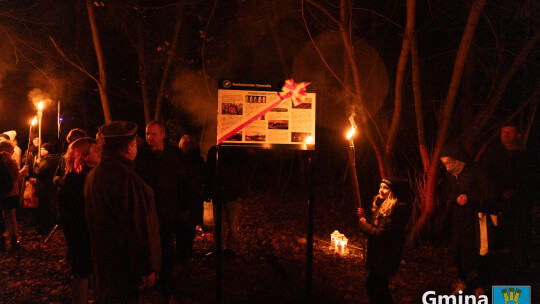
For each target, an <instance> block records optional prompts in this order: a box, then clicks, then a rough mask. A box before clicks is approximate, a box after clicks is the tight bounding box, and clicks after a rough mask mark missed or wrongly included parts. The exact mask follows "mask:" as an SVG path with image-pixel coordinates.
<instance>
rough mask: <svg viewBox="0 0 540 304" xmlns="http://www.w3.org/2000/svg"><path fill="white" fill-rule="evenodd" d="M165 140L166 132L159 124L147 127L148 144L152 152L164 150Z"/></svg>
mask: <svg viewBox="0 0 540 304" xmlns="http://www.w3.org/2000/svg"><path fill="white" fill-rule="evenodd" d="M163 139H165V130H163V128H161V127H160V126H159V125H157V124H149V125H147V126H146V142H147V143H148V145H149V146H150V148H152V150H161V149H163V145H164V142H163Z"/></svg>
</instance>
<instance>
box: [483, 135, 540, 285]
mask: <svg viewBox="0 0 540 304" xmlns="http://www.w3.org/2000/svg"><path fill="white" fill-rule="evenodd" d="M500 139H501V140H500V142H497V143H496V144H495V145H493V146H490V147H488V148H487V149H486V151H485V153H484V154H483V155H482V158H481V159H480V164H481V165H482V167H483V168H484V170H485V171H486V173H487V174H488V176H489V177H490V179H491V180H492V182H493V184H494V186H495V205H496V207H497V211H499V212H500V214H501V215H502V217H501V235H500V241H501V243H502V244H501V245H502V246H504V247H507V248H508V250H509V253H510V261H511V263H513V265H511V266H510V265H509V267H507V268H508V269H509V270H510V273H509V275H511V276H512V281H517V280H523V283H526V282H527V278H525V277H524V272H527V270H528V269H529V267H528V255H529V254H530V247H531V246H530V244H531V230H532V215H533V210H534V209H536V210H537V209H538V205H537V204H538V176H539V167H538V159H537V157H536V156H535V155H534V153H531V151H528V150H527V149H525V148H524V147H523V146H522V143H521V132H520V131H519V129H518V127H517V126H516V125H513V124H507V125H504V126H503V127H502V129H501V134H500Z"/></svg>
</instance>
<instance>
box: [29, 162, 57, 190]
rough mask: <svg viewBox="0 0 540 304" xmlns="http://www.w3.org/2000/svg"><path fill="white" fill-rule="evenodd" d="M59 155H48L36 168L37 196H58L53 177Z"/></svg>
mask: <svg viewBox="0 0 540 304" xmlns="http://www.w3.org/2000/svg"><path fill="white" fill-rule="evenodd" d="M59 159H60V157H59V156H58V154H47V155H45V156H43V157H42V158H41V161H40V162H39V164H36V165H35V166H34V176H35V177H36V196H37V197H39V198H43V197H49V198H51V197H54V196H56V191H55V187H54V184H53V176H54V172H55V171H56V167H57V166H58V160H59Z"/></svg>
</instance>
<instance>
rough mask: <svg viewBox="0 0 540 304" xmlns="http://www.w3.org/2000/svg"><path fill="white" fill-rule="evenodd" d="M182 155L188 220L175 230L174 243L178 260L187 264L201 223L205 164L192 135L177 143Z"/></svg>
mask: <svg viewBox="0 0 540 304" xmlns="http://www.w3.org/2000/svg"><path fill="white" fill-rule="evenodd" d="M178 147H179V148H180V150H181V151H182V155H183V156H184V157H185V160H186V168H185V172H186V176H187V179H186V187H187V191H186V192H185V193H184V197H185V198H186V202H187V204H188V208H189V218H188V219H184V221H183V222H180V223H179V225H178V226H177V227H178V229H177V230H176V243H177V247H179V248H178V259H179V261H180V262H187V261H189V260H190V259H191V255H192V253H193V244H194V241H195V233H196V227H197V225H202V221H203V208H204V206H203V194H202V193H203V184H204V177H205V176H204V175H205V163H204V159H203V158H202V157H201V150H200V148H199V146H198V144H197V142H196V141H195V138H194V136H193V135H184V136H182V138H181V139H180V142H179V143H178Z"/></svg>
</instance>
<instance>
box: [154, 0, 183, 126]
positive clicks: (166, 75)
mask: <svg viewBox="0 0 540 304" xmlns="http://www.w3.org/2000/svg"><path fill="white" fill-rule="evenodd" d="M183 13H184V1H181V2H180V5H179V7H178V19H177V20H176V25H175V27H174V33H173V37H172V38H173V39H172V43H171V49H170V50H169V58H168V59H167V63H166V64H165V68H164V69H163V75H162V76H161V82H160V83H159V89H158V92H157V97H156V111H155V112H154V119H155V120H159V118H160V115H161V113H160V112H161V104H162V103H163V97H164V96H165V86H166V85H167V83H168V80H169V74H170V70H171V67H172V63H173V60H174V57H175V55H176V50H177V49H178V36H179V34H180V29H181V26H182V16H183Z"/></svg>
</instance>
